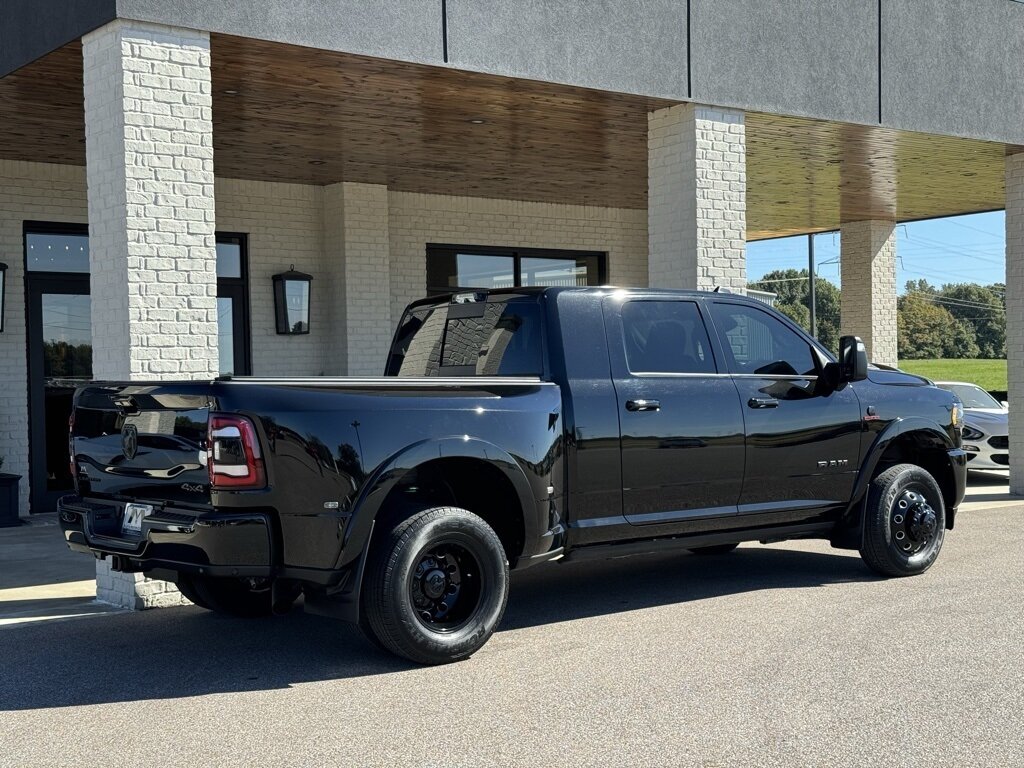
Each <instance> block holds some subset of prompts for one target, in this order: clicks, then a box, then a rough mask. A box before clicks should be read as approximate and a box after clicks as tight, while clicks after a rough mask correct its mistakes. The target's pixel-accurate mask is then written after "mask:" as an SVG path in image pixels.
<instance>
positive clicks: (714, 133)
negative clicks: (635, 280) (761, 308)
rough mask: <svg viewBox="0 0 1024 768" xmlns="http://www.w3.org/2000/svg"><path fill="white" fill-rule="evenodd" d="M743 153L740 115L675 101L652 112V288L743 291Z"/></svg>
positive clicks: (649, 152) (649, 184)
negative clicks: (673, 103) (720, 288)
mask: <svg viewBox="0 0 1024 768" xmlns="http://www.w3.org/2000/svg"><path fill="white" fill-rule="evenodd" d="M746 156H747V152H746V129H745V124H744V115H743V112H740V111H737V110H732V109H722V108H719V107H707V106H703V105H700V104H676V105H674V106H671V107H666V108H664V109H658V110H655V111H654V112H651V113H649V114H648V116H647V174H648V175H647V190H648V194H647V212H648V213H647V216H648V248H649V255H648V262H647V264H648V279H649V282H650V285H651V286H652V287H658V288H691V289H692V288H697V289H701V290H711V289H713V288H715V287H716V286H722V287H724V288H730V289H732V290H734V291H743V290H745V289H746V285H747V264H746V239H747V171H746Z"/></svg>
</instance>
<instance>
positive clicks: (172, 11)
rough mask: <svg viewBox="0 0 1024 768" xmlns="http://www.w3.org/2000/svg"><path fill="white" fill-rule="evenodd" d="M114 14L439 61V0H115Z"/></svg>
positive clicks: (315, 45) (326, 47) (327, 47)
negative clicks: (115, 9) (115, 11)
mask: <svg viewBox="0 0 1024 768" xmlns="http://www.w3.org/2000/svg"><path fill="white" fill-rule="evenodd" d="M117 15H118V16H119V17H120V18H124V19H135V20H138V21H152V22H157V23H160V24H171V25H174V26H180V27H191V28H192V29H204V30H207V31H210V32H221V33H223V34H227V35H237V36H239V37H252V38H256V39H259V40H273V41H276V42H280V43H291V44H294V45H303V46H307V47H309V48H322V49H324V50H329V51H345V52H347V53H358V54H364V55H367V56H378V57H380V58H385V59H396V60H399V61H412V62H417V63H423V64H440V63H441V62H442V61H443V46H442V37H443V34H442V31H441V28H442V25H441V2H440V0H373V2H367V1H366V0H176V1H175V2H167V0H117Z"/></svg>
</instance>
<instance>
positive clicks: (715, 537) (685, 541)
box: [561, 523, 835, 563]
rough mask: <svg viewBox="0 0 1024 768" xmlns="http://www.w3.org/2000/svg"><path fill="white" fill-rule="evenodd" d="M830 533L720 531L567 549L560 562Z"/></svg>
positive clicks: (822, 528) (821, 526)
mask: <svg viewBox="0 0 1024 768" xmlns="http://www.w3.org/2000/svg"><path fill="white" fill-rule="evenodd" d="M834 529H835V523H805V524H803V525H774V526H770V527H768V528H748V529H746V530H738V531H721V532H716V533H705V534H696V535H693V536H673V537H671V538H661V539H643V540H640V541H626V542H622V543H619V544H590V545H587V546H584V547H577V548H574V549H570V550H569V552H568V553H567V554H566V555H565V557H564V558H562V560H561V562H563V563H564V562H577V561H580V560H608V559H612V558H616V557H632V556H634V555H648V554H651V553H654V552H666V551H671V550H678V549H697V548H698V547H713V546H715V545H717V544H734V543H736V542H742V541H759V542H761V543H762V544H773V543H775V542H779V541H787V540H789V539H825V540H827V539H828V538H829V536H830V535H831V533H832V531H833V530H834Z"/></svg>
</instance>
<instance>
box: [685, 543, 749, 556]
mask: <svg viewBox="0 0 1024 768" xmlns="http://www.w3.org/2000/svg"><path fill="white" fill-rule="evenodd" d="M738 546H739V542H736V543H734V544H715V545H713V546H710V547H694V548H693V549H691V550H690V552H691V553H693V554H694V555H727V554H729V553H730V552H732V551H733V550H734V549H736V547H738Z"/></svg>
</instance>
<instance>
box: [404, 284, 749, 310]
mask: <svg viewBox="0 0 1024 768" xmlns="http://www.w3.org/2000/svg"><path fill="white" fill-rule="evenodd" d="M560 293H582V294H592V295H594V296H599V297H600V296H608V295H611V294H614V293H623V294H626V295H643V296H651V295H658V296H661V295H665V296H686V297H689V298H702V297H707V296H719V297H721V296H728V297H729V298H732V299H739V300H743V301H749V302H753V301H755V300H754V299H750V298H748V297H747V296H744V295H743V294H740V293H733V292H731V291H728V290H725V289H723V290H721V291H696V290H679V289H674V288H635V287H634V288H622V287H619V286H616V285H590V286H551V287H544V286H523V287H520V288H490V289H480V290H472V289H468V290H464V291H451V292H448V293H439V294H435V295H433V296H428V297H427V298H424V299H419V300H418V301H414V302H413V303H412V304H410V305H409V306H410V307H419V306H424V305H433V304H441V303H444V302H445V301H451V299H452V298H453V297H455V296H468V295H470V294H474V295H475V296H476V297H477V298H476V301H483V300H484V298H485V297H490V296H540V295H547V294H550V295H557V294H560Z"/></svg>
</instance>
